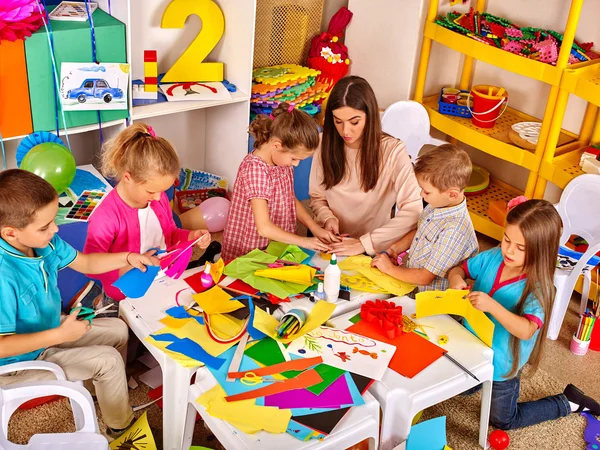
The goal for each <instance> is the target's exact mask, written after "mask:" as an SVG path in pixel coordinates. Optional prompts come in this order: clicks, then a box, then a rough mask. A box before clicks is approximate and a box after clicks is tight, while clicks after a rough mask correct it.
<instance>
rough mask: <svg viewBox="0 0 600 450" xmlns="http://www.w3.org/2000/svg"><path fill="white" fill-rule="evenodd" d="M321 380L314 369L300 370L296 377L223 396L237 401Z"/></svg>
mask: <svg viewBox="0 0 600 450" xmlns="http://www.w3.org/2000/svg"><path fill="white" fill-rule="evenodd" d="M322 381H323V379H322V378H321V376H320V375H319V373H318V372H317V371H316V370H314V369H309V370H306V371H304V372H302V373H301V374H300V375H298V376H297V377H294V378H288V379H287V380H283V381H278V382H276V383H271V384H270V385H269V386H265V387H261V388H258V389H253V390H252V391H248V392H243V393H241V394H235V395H229V396H227V397H225V400H227V401H228V402H237V401H239V400H248V399H250V398H258V397H265V396H267V395H274V394H278V393H280V392H286V391H291V390H293V389H303V388H306V387H309V386H313V385H315V384H317V383H320V382H322Z"/></svg>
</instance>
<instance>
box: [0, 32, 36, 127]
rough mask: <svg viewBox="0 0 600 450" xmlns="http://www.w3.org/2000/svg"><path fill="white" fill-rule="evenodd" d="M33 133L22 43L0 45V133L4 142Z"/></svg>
mask: <svg viewBox="0 0 600 450" xmlns="http://www.w3.org/2000/svg"><path fill="white" fill-rule="evenodd" d="M32 131H33V128H32V124H31V109H30V108H29V88H28V85H27V66H26V64H25V46H24V44H23V41H16V42H8V41H4V42H2V44H0V133H2V137H3V138H9V137H13V136H22V135H25V134H30V133H31V132H32Z"/></svg>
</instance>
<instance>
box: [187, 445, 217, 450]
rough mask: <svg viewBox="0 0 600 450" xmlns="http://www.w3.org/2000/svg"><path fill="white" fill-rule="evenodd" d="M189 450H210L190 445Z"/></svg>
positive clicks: (209, 449)
mask: <svg viewBox="0 0 600 450" xmlns="http://www.w3.org/2000/svg"><path fill="white" fill-rule="evenodd" d="M190 450H212V449H211V448H208V447H202V446H201V445H192V446H191V447H190Z"/></svg>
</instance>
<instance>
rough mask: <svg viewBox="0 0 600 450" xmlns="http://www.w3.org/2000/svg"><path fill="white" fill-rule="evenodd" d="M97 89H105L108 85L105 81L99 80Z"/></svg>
mask: <svg viewBox="0 0 600 450" xmlns="http://www.w3.org/2000/svg"><path fill="white" fill-rule="evenodd" d="M96 87H99V88H105V87H108V86H107V85H106V81H104V80H98V81H96Z"/></svg>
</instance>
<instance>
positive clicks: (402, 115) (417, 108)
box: [381, 101, 447, 162]
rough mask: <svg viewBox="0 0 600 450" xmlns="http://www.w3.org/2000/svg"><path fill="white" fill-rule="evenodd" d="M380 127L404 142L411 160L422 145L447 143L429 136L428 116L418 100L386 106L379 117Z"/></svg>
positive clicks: (417, 153) (413, 159) (415, 156)
mask: <svg viewBox="0 0 600 450" xmlns="http://www.w3.org/2000/svg"><path fill="white" fill-rule="evenodd" d="M381 127H382V129H383V131H384V132H386V133H387V134H390V135H392V136H394V137H395V138H397V139H400V140H402V142H404V144H405V145H406V150H407V151H408V154H409V155H410V158H411V159H412V161H413V162H414V161H415V159H416V158H417V156H419V151H420V150H421V148H422V147H423V146H424V145H426V144H431V145H442V144H447V142H446V141H441V140H439V139H435V138H433V137H431V135H430V134H429V130H430V128H431V124H430V122H429V116H428V115H427V111H426V110H425V108H424V107H423V105H421V104H420V103H418V102H413V101H399V102H396V103H393V104H391V105H390V106H388V108H387V109H386V110H385V112H384V113H383V116H382V117H381Z"/></svg>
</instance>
